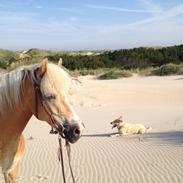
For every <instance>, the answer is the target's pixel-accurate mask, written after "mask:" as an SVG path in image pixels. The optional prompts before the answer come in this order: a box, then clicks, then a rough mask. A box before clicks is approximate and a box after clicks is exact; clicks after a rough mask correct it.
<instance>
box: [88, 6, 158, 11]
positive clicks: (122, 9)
mask: <svg viewBox="0 0 183 183" xmlns="http://www.w3.org/2000/svg"><path fill="white" fill-rule="evenodd" d="M86 7H88V8H93V9H102V10H110V11H119V12H127V13H159V12H161V11H160V10H158V9H156V10H155V9H148V10H140V9H127V8H119V7H111V6H110V7H109V6H99V5H92V4H88V5H86Z"/></svg>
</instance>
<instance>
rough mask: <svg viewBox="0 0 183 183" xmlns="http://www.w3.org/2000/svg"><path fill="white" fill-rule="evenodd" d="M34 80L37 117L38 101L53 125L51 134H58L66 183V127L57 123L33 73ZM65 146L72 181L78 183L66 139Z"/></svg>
mask: <svg viewBox="0 0 183 183" xmlns="http://www.w3.org/2000/svg"><path fill="white" fill-rule="evenodd" d="M32 80H33V83H34V90H35V116H36V117H37V118H38V100H40V102H41V105H42V106H43V108H44V110H45V112H46V113H47V114H48V116H49V121H50V123H51V126H52V129H51V131H50V133H51V134H57V133H58V142H59V149H58V150H59V157H58V159H59V161H60V163H61V167H62V175H63V182H64V183H66V178H65V169H64V159H63V149H62V138H65V136H64V134H63V131H64V127H63V125H61V124H59V123H57V121H56V120H55V118H54V116H53V115H55V114H54V113H53V111H52V109H51V108H50V106H49V105H48V103H47V102H46V100H45V99H44V97H43V95H42V93H41V89H40V82H39V81H38V80H37V79H36V77H35V75H34V73H32ZM65 144H66V151H67V156H68V161H69V169H70V172H71V176H72V181H73V183H76V181H75V178H74V174H73V170H72V166H71V156H70V154H71V148H70V144H69V141H68V140H67V139H66V138H65Z"/></svg>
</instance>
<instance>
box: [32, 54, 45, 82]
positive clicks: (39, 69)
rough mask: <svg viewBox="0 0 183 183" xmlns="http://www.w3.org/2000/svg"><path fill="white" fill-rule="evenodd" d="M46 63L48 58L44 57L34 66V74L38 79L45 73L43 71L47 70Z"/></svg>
mask: <svg viewBox="0 0 183 183" xmlns="http://www.w3.org/2000/svg"><path fill="white" fill-rule="evenodd" d="M47 65H48V59H47V58H45V59H44V60H42V61H41V63H40V64H39V66H38V67H37V68H36V71H35V74H36V78H37V79H38V80H41V79H42V77H43V75H44V74H45V72H46V70H47Z"/></svg>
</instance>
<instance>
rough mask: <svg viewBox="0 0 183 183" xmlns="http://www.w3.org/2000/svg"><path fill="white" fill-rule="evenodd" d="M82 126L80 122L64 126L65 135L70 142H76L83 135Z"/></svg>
mask: <svg viewBox="0 0 183 183" xmlns="http://www.w3.org/2000/svg"><path fill="white" fill-rule="evenodd" d="M82 131H83V130H82V128H81V127H80V125H78V124H73V125H67V126H64V131H63V133H64V135H65V138H66V139H67V140H68V141H69V142H70V143H75V142H76V141H77V140H78V139H79V138H80V137H81V135H82Z"/></svg>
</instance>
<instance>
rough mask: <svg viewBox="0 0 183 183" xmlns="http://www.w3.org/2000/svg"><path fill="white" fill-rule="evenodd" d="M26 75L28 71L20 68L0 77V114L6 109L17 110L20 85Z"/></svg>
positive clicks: (20, 90) (19, 98)
mask: <svg viewBox="0 0 183 183" xmlns="http://www.w3.org/2000/svg"><path fill="white" fill-rule="evenodd" d="M27 74H28V69H26V67H20V68H18V69H16V70H13V71H11V72H9V73H5V74H3V75H2V76H0V113H3V112H4V111H5V110H7V109H8V108H9V109H11V110H16V109H17V108H18V106H19V104H20V103H21V92H22V84H23V82H24V80H25V78H26V75H27Z"/></svg>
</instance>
